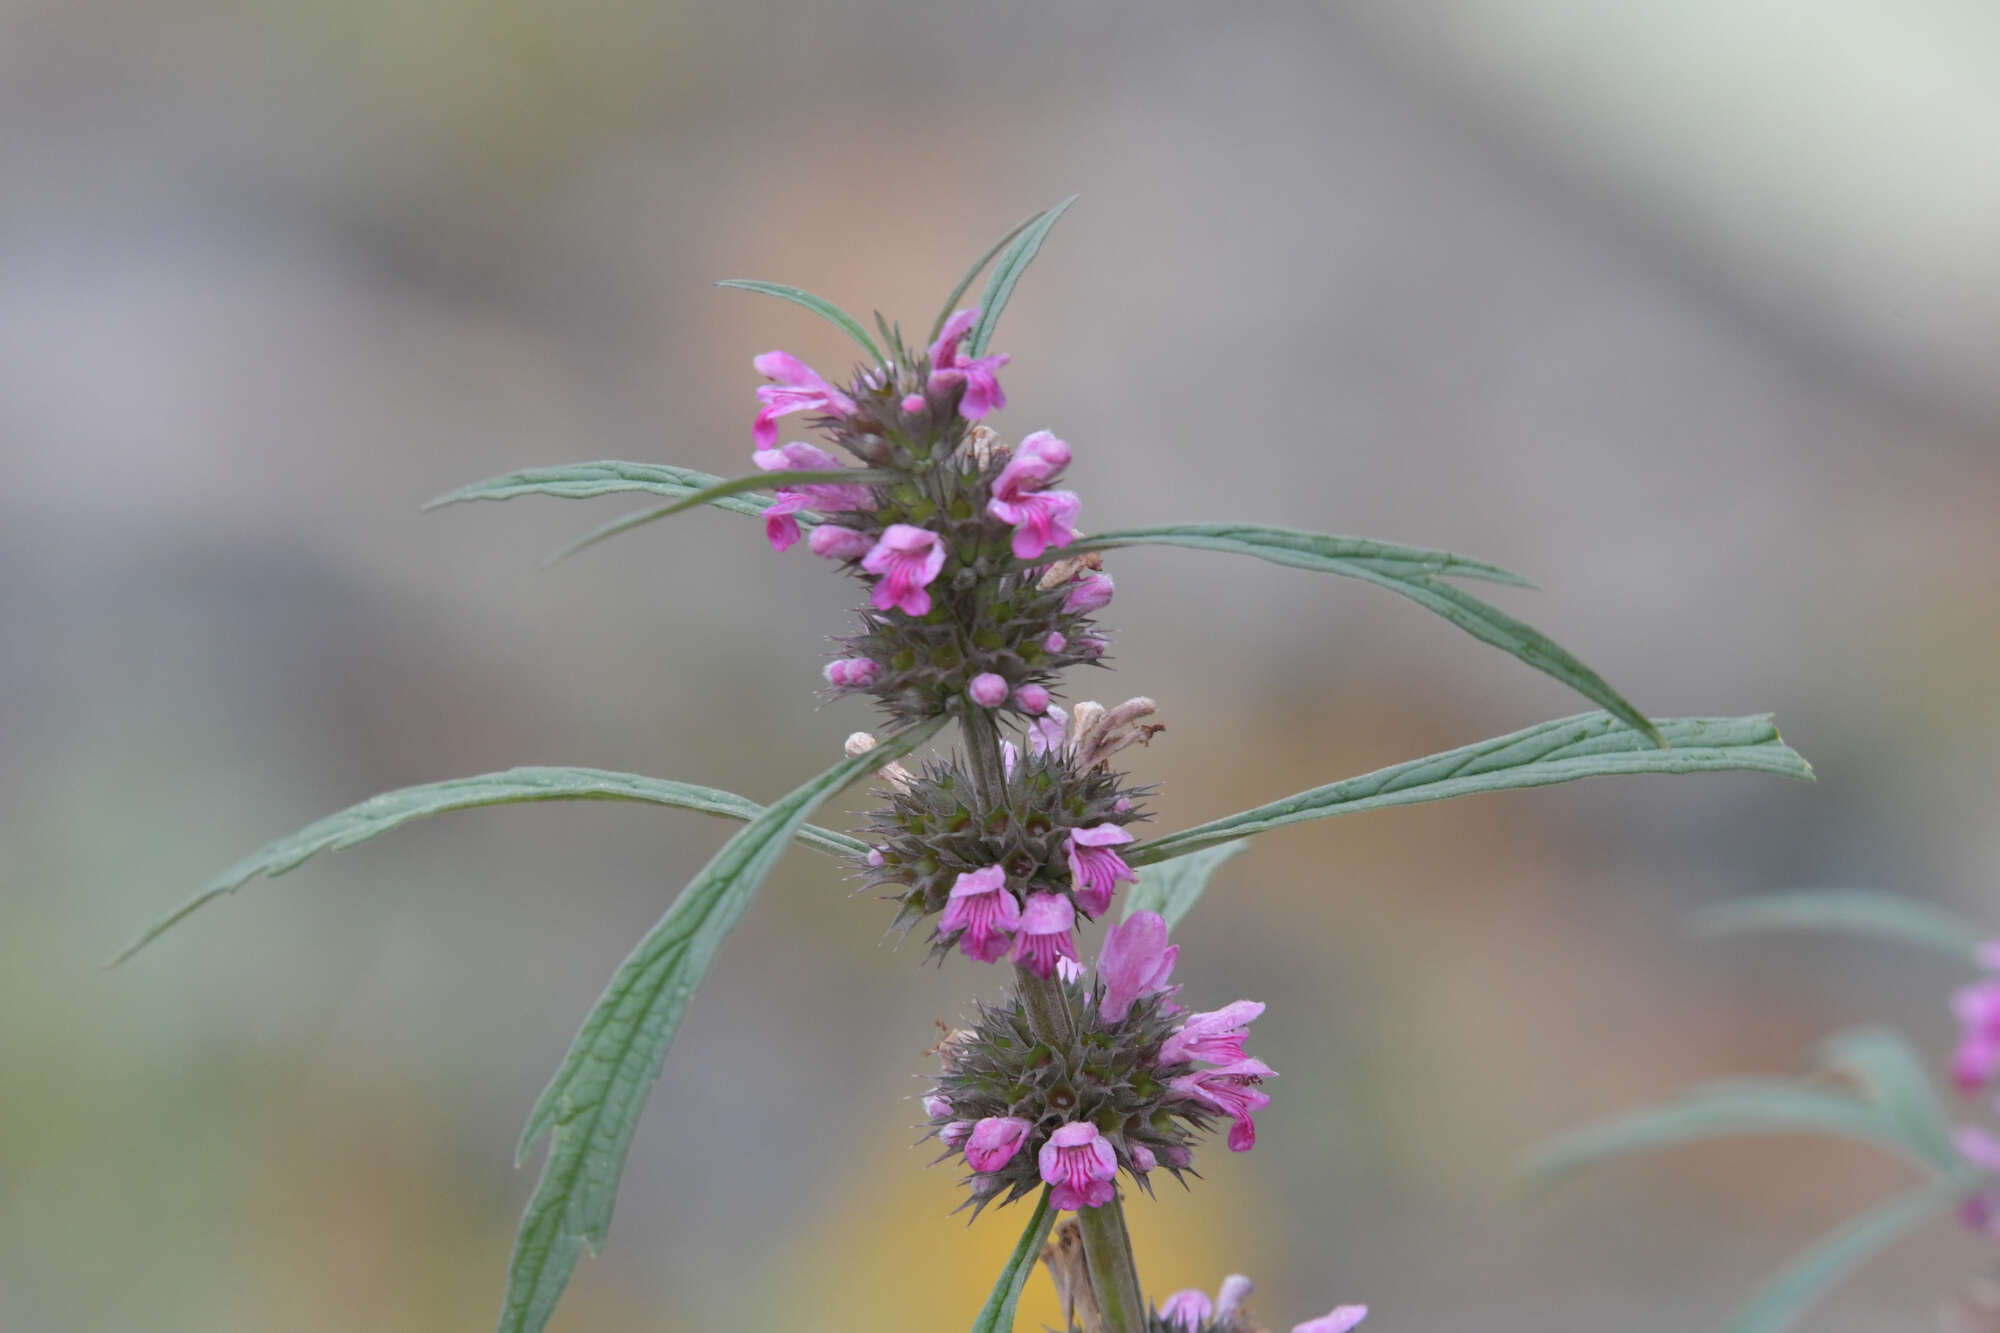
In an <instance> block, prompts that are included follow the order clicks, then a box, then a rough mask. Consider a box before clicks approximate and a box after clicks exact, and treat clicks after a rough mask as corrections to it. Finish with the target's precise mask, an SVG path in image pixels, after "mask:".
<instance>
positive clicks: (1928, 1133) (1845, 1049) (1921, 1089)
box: [1820, 1028, 1964, 1174]
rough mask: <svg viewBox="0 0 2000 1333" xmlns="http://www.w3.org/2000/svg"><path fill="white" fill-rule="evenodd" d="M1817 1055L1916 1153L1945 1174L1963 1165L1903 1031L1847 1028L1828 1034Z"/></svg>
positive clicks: (1941, 1110)
mask: <svg viewBox="0 0 2000 1333" xmlns="http://www.w3.org/2000/svg"><path fill="white" fill-rule="evenodd" d="M1820 1061H1821V1063H1823V1064H1824V1065H1825V1066H1826V1067H1827V1068H1829V1069H1835V1070H1838V1071H1840V1072H1841V1073H1843V1074H1846V1075H1847V1076H1848V1077H1849V1078H1851V1079H1853V1080H1854V1081H1855V1083H1856V1084H1858V1085H1859V1086H1860V1088H1861V1090H1862V1093H1863V1095H1864V1096H1866V1097H1867V1099H1868V1100H1869V1101H1870V1102H1872V1103H1874V1104H1875V1105H1876V1106H1877V1107H1879V1108H1880V1109H1881V1112H1882V1114H1883V1115H1884V1116H1886V1117H1887V1118H1888V1120H1889V1122H1890V1123H1891V1124H1893V1125H1895V1126H1896V1130H1897V1135H1898V1137H1899V1139H1900V1140H1901V1141H1902V1142H1903V1143H1904V1144H1905V1145H1906V1146H1907V1148H1908V1150H1909V1151H1910V1152H1912V1153H1914V1154H1915V1155H1916V1156H1917V1157H1918V1158H1920V1159H1921V1160H1923V1161H1924V1162H1927V1163H1928V1164H1929V1165H1930V1166H1932V1167H1934V1168H1935V1169H1937V1170H1938V1171H1940V1172H1944V1173H1947V1174H1949V1173H1951V1172H1953V1171H1956V1170H1958V1169H1960V1168H1961V1167H1962V1166H1963V1165H1964V1158H1963V1157H1961V1156H1960V1155H1959V1151H1958V1148H1957V1147H1956V1146H1955V1145H1954V1144H1953V1143H1952V1140H1951V1124H1950V1121H1949V1119H1948V1118H1947V1116H1946V1114H1945V1108H1944V1103H1943V1102H1941V1101H1940V1100H1938V1095H1937V1089H1936V1087H1935V1086H1933V1084H1932V1083H1931V1079H1930V1075H1929V1074H1928V1073H1927V1072H1926V1071H1925V1069H1924V1063H1923V1061H1922V1060H1921V1059H1920V1058H1919V1057H1918V1055H1917V1053H1916V1052H1915V1051H1913V1050H1911V1049H1910V1044H1909V1043H1908V1042H1907V1041H1905V1040H1903V1038H1902V1037H1900V1036H1899V1035H1897V1034H1896V1033H1894V1032H1889V1031H1887V1030H1885V1029H1882V1028H1849V1029H1847V1030H1846V1031H1844V1032H1839V1033H1836V1034H1834V1035H1833V1036H1832V1037H1830V1038H1828V1039H1827V1041H1826V1044H1825V1045H1824V1046H1822V1047H1821V1049H1820Z"/></svg>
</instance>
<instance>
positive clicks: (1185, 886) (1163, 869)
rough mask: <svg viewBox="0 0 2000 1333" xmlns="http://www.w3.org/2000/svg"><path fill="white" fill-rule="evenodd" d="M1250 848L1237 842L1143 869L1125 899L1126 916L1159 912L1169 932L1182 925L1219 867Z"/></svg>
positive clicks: (1241, 841)
mask: <svg viewBox="0 0 2000 1333" xmlns="http://www.w3.org/2000/svg"><path fill="white" fill-rule="evenodd" d="M1249 845H1250V844H1249V842H1248V841H1247V840H1245V839H1242V838H1238V839H1237V840H1236V841H1234V842H1225V843H1222V844H1221V845H1219V846H1216V847H1210V848H1208V849H1206V850H1204V851H1199V852H1194V853H1192V854H1190V855H1187V856H1180V857H1176V858H1174V859H1173V860H1171V861H1160V862H1157V863H1155V864H1153V865H1149V866H1145V867H1142V868H1141V869H1140V871H1139V882H1138V883H1137V884H1134V885H1133V886H1132V891H1131V892H1130V893H1128V894H1126V895H1125V915H1126V916H1131V915H1132V913H1134V912H1158V913H1159V914H1160V915H1161V917H1163V918H1164V919H1165V920H1166V923H1167V929H1169V930H1172V929H1173V928H1174V927H1175V926H1177V925H1179V924H1180V921H1181V918H1182V917H1184V916H1186V915H1187V914H1188V911H1189V909H1191V908H1192V907H1193V906H1194V905H1195V904H1196V903H1198V902H1200V901H1201V895H1202V892H1203V891H1204V890H1206V889H1207V888H1208V879H1209V876H1211V875H1213V874H1214V873H1215V869H1216V867H1217V866H1219V865H1221V864H1222V863H1223V862H1224V861H1227V860H1228V859H1229V858H1230V857H1232V856H1234V855H1236V854H1237V853H1238V852H1240V851H1242V850H1243V849H1244V848H1245V847H1248V846H1249Z"/></svg>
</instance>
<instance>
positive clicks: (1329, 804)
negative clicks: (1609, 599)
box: [1125, 713, 1812, 865]
mask: <svg viewBox="0 0 2000 1333" xmlns="http://www.w3.org/2000/svg"><path fill="white" fill-rule="evenodd" d="M1657 728H1658V732H1659V734H1660V735H1661V737H1663V738H1664V739H1665V741H1666V742H1667V745H1668V747H1669V748H1667V749H1655V748H1654V747H1653V744H1652V742H1651V741H1649V740H1648V739H1647V738H1646V737H1645V736H1644V735H1642V734H1640V733H1639V732H1636V731H1634V730H1632V729H1631V728H1630V727H1627V726H1625V725H1624V724H1623V723H1622V722H1620V721H1619V720H1617V719H1615V718H1613V717H1612V716H1611V715H1610V714H1608V713H1584V714H1582V715H1580V716H1577V717H1568V718H1562V719H1559V720H1557V721H1554V722H1544V723H1542V724H1541V725H1540V726H1535V727H1529V728H1528V729H1527V730H1525V731H1517V732H1514V733H1513V734H1511V735H1507V736H1499V737H1495V738H1494V739H1492V740H1487V741H1480V742H1479V743H1478V744H1476V745H1466V746H1461V747H1460V748H1458V749H1456V750H1446V751H1445V752H1444V753H1442V754H1434V755H1431V756H1430V757H1429V758H1426V759H1413V760H1411V761H1409V762H1408V763H1402V764H1396V765H1394V766H1392V767H1389V768H1382V769H1377V770H1376V771H1375V772H1373V773H1365V774H1363V775H1362V776H1360V777H1357V778H1348V779H1346V780H1345V781H1343V782H1334V783H1329V784H1328V785H1326V786H1324V787H1315V788H1313V789H1312V790H1311V791H1305V792H1300V793H1299V794H1298V795H1296V796H1288V797H1286V798H1285V799H1284V800H1282V801H1273V802H1271V803H1270V804H1269V805H1260V806H1258V807H1257V808H1255V809H1254V810H1245V811H1243V812H1241V813H1240V814H1234V815H1230V816H1228V817H1227V818H1224V819H1215V820H1211V821H1209V822H1208V823H1206V824H1198V825H1196V826H1195V827H1193V828H1190V829H1183V830H1181V831H1180V832H1179V833H1170V834H1168V835H1167V836H1165V837H1163V838H1158V839H1155V840H1154V841H1152V842H1147V843H1141V844H1139V845H1138V846H1136V847H1134V848H1132V849H1131V850H1130V851H1129V852H1127V854H1126V857H1125V859H1126V860H1127V861H1128V862H1130V863H1132V864H1133V865H1143V864H1147V863H1150V862H1154V861H1166V860H1171V859H1172V858H1174V857H1177V856H1186V855H1187V854H1188V853H1190V852H1195V851H1199V850H1201V849H1202V848H1204V847H1213V846H1215V845H1216V844H1218V843H1223V842H1228V841H1230V840H1231V839H1233V838H1241V837H1245V836H1248V835H1249V834H1252V833H1262V832H1264V831H1265V830H1267V829H1274V828H1282V827H1283V826H1285V825H1286V824H1297V823H1302V822H1304V821H1305V820H1308V819H1327V818H1330V817H1332V816H1334V815H1349V814H1357V813H1359V812H1361V811H1363V810H1381V809H1385V808H1387V807H1389V806H1395V805H1416V804H1418V803H1420V802H1424V801H1442V800H1445V799H1446V798H1448V797H1452V796H1471V795H1474V794H1476V793H1479V792H1491V791H1509V790H1513V789H1515V788H1520V787H1547V786H1551V785H1553V784H1555V783H1558V782H1574V781H1576V780H1577V779H1578V778H1594V777H1606V776H1611V775H1615V774H1622V773H1701V772H1714V771H1719V770H1725V769H1745V770H1749V771H1752V772H1760V773H1776V774H1778V775H1780V776H1782V777H1789V778H1804V779H1810V778H1811V777H1812V768H1811V767H1810V766H1809V765H1808V764H1807V763H1806V761H1805V760H1804V759H1801V758H1800V757H1799V755H1798V754H1797V753H1796V752H1795V751H1794V750H1793V749H1792V748H1791V747H1790V746H1788V745H1786V744H1785V743H1784V742H1783V741H1782V740H1780V739H1779V737H1778V728H1777V726H1776V724H1775V723H1773V722H1772V720H1771V718H1770V717H1769V716H1768V715H1765V716H1757V717H1684V718H1671V719H1664V720H1661V721H1660V722H1659V723H1658V724H1657Z"/></svg>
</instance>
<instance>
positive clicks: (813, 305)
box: [715, 278, 889, 366]
mask: <svg viewBox="0 0 2000 1333" xmlns="http://www.w3.org/2000/svg"><path fill="white" fill-rule="evenodd" d="M715 285H716V286H718V287H734V288H737V289H738V290H739V291H746V292H762V293H763V294H764V295H766V296H775V297H777V298H778V299H779V300H780V301H790V302H791V303H792V304H793V305H802V306H804V307H805V308H806V309H808V310H810V311H812V312H813V313H814V314H815V315H818V316H819V317H820V318H821V319H823V320H825V321H826V322H827V323H829V324H831V325H833V327H835V328H836V329H839V330H840V331H841V332H842V333H844V334H846V335H847V336H848V337H850V338H852V339H854V341H855V342H856V343H858V344H860V346H861V350H862V351H864V352H866V353H868V357H869V359H870V360H871V361H873V362H874V363H875V364H876V365H878V366H885V365H887V364H889V363H888V361H887V360H885V359H884V358H883V356H882V349H881V348H879V347H877V346H876V345H875V340H874V339H873V338H870V337H869V336H868V330H866V329H864V328H862V327H861V323H860V321H859V320H857V319H855V318H854V316H852V315H850V314H848V313H847V312H846V311H845V310H842V309H841V308H840V307H839V306H837V305H835V304H834V303H833V302H831V301H829V300H827V299H826V298H825V297H824V296H814V295H813V294H812V293H811V292H808V291H804V290H801V289H800V288H797V287H787V286H785V285H784V284H783V283H778V282H758V281H757V280H756V279H754V278H725V279H723V280H722V281H721V282H718V283H716V284H715Z"/></svg>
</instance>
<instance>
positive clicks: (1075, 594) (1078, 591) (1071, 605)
mask: <svg viewBox="0 0 2000 1333" xmlns="http://www.w3.org/2000/svg"><path fill="white" fill-rule="evenodd" d="M1116 591H1117V588H1116V586H1115V585H1114V584H1113V583H1112V582H1111V576H1110V575H1109V574H1087V575H1085V576H1084V577H1083V578H1080V579H1078V580H1077V581H1076V586H1075V587H1073V588H1071V589H1070V590H1069V596H1067V597H1065V598H1063V610H1065V611H1068V612H1071V613H1073V614H1076V615H1086V614H1088V613H1090V612H1092V611H1098V610H1102V609H1103V608H1104V607H1107V606H1109V605H1110V604H1111V594H1112V593H1114V592H1116ZM1099 651H1102V650H1101V649H1100V650H1099Z"/></svg>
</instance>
